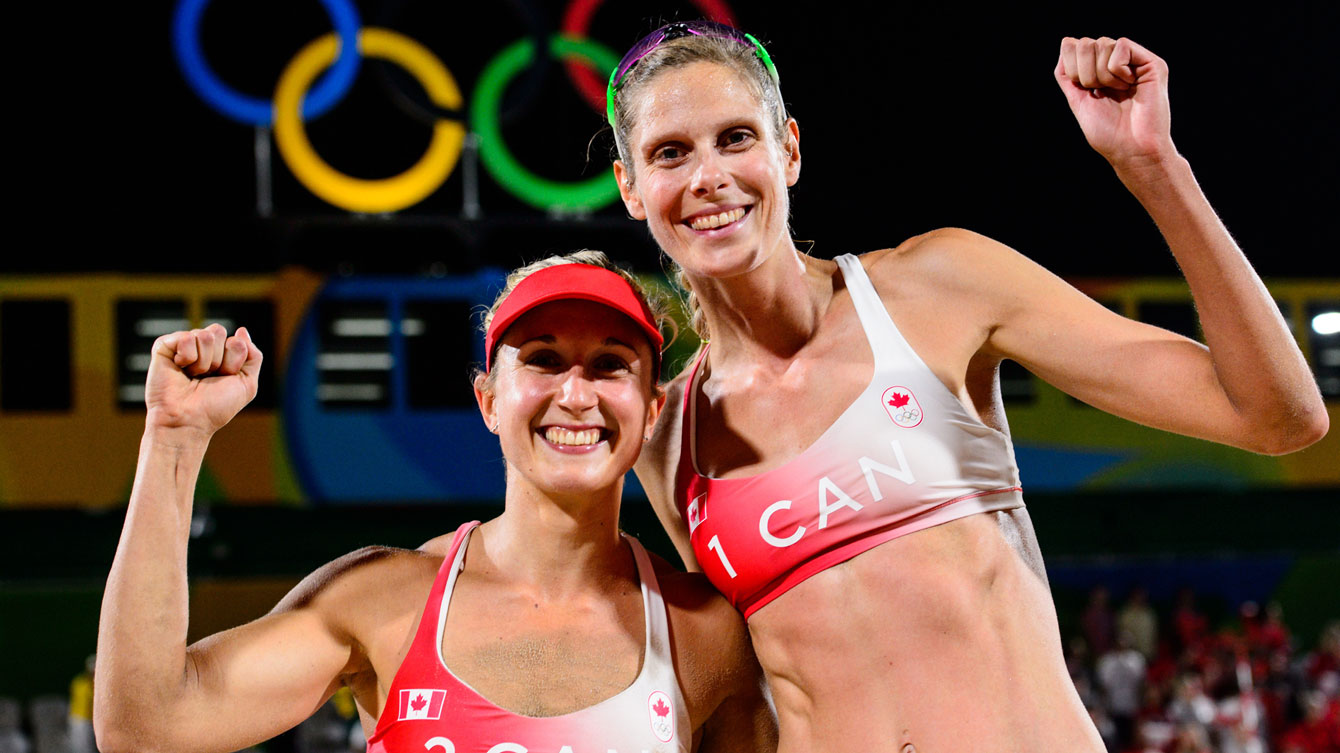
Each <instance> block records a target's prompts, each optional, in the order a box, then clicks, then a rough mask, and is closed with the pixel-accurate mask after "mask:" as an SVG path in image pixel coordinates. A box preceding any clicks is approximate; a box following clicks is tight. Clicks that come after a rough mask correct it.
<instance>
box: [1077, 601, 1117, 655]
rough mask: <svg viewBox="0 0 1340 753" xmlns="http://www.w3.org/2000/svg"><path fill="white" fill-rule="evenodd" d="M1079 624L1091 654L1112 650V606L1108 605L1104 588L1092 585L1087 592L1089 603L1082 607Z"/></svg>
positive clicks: (1113, 625)
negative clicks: (1082, 612) (1091, 588)
mask: <svg viewBox="0 0 1340 753" xmlns="http://www.w3.org/2000/svg"><path fill="white" fill-rule="evenodd" d="M1079 624H1080V630H1081V631H1083V633H1084V640H1085V642H1087V643H1088V644H1089V652H1090V653H1091V654H1092V655H1093V656H1102V655H1103V654H1106V653H1107V652H1108V651H1111V650H1112V638H1113V635H1114V631H1115V623H1114V619H1113V617H1112V608H1111V607H1110V606H1109V605H1108V595H1107V589H1106V588H1104V587H1103V586H1094V588H1093V590H1092V591H1090V592H1089V605H1088V606H1086V607H1085V608H1084V614H1082V615H1080V618H1079Z"/></svg>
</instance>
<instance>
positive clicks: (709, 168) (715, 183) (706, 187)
mask: <svg viewBox="0 0 1340 753" xmlns="http://www.w3.org/2000/svg"><path fill="white" fill-rule="evenodd" d="M698 155H699V157H698V165H697V167H696V168H695V169H694V171H693V181H692V183H691V185H690V188H691V189H692V190H693V195H694V196H697V197H700V198H701V197H704V196H711V195H712V194H714V193H716V192H717V191H720V190H721V189H723V188H725V187H726V186H728V185H730V173H729V172H727V171H726V166H725V165H724V164H723V163H722V161H721V156H720V155H718V154H717V153H716V152H715V151H713V150H711V149H702V150H699V151H698Z"/></svg>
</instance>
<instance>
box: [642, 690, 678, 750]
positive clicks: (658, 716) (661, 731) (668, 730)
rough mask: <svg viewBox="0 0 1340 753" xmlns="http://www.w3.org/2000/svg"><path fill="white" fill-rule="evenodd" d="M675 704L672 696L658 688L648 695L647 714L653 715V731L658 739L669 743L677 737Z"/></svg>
mask: <svg viewBox="0 0 1340 753" xmlns="http://www.w3.org/2000/svg"><path fill="white" fill-rule="evenodd" d="M674 710H675V709H674V706H672V705H671V704H670V696H668V695H666V694H665V693H663V692H661V691H659V690H657V691H655V692H653V693H652V694H651V695H650V696H647V714H648V715H649V716H650V717H651V733H652V734H653V735H656V739H657V740H660V741H661V742H663V743H668V742H670V741H671V740H672V739H674V737H675V715H674Z"/></svg>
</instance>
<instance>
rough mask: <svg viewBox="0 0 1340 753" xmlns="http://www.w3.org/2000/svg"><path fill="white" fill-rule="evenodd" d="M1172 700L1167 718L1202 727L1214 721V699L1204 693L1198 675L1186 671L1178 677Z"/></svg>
mask: <svg viewBox="0 0 1340 753" xmlns="http://www.w3.org/2000/svg"><path fill="white" fill-rule="evenodd" d="M1175 688H1176V690H1175V693H1174V696H1173V699H1172V702H1171V703H1169V704H1168V718H1169V719H1171V720H1172V721H1174V722H1178V723H1181V724H1182V725H1183V726H1186V725H1198V726H1200V727H1204V726H1206V725H1208V724H1210V723H1211V722H1213V721H1214V717H1215V715H1216V713H1217V712H1216V709H1215V705H1214V701H1212V700H1211V699H1210V697H1209V696H1208V695H1206V694H1205V686H1204V685H1203V684H1202V681H1201V678H1200V676H1199V675H1197V674H1195V673H1193V672H1187V673H1185V674H1183V675H1182V676H1181V677H1179V678H1178V680H1177V684H1176V686H1175Z"/></svg>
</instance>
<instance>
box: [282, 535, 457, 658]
mask: <svg viewBox="0 0 1340 753" xmlns="http://www.w3.org/2000/svg"><path fill="white" fill-rule="evenodd" d="M441 564H442V556H441V555H434V554H432V553H429V552H424V551H413V550H409V549H397V548H395V547H387V546H368V547H363V548H362V549H358V550H356V551H353V552H350V553H348V554H346V555H344V556H343V557H339V558H338V559H335V560H332V561H330V562H328V563H326V564H325V565H322V566H321V567H320V568H317V569H316V570H315V571H313V572H312V573H311V574H310V575H308V576H307V577H306V578H303V580H302V581H301V582H300V583H298V585H296V586H294V587H293V590H291V591H289V592H288V595H286V596H285V597H284V598H283V599H281V600H280V602H279V603H278V604H277V605H275V608H274V610H273V612H276V613H279V612H288V611H293V610H312V611H315V612H316V613H318V614H320V615H321V616H322V617H323V619H325V620H326V622H327V623H328V624H329V625H330V626H331V627H332V628H334V629H336V630H337V631H339V632H345V633H348V634H350V635H352V636H355V637H366V636H368V635H369V634H370V633H371V632H372V631H374V630H375V629H376V627H377V626H378V625H380V624H385V623H386V622H388V621H391V620H393V619H394V618H395V617H397V616H400V615H401V614H402V613H404V612H406V610H417V609H419V608H421V607H422V604H423V600H422V598H421V597H423V596H426V594H427V592H428V590H429V589H430V588H431V587H432V583H433V579H434V578H435V577H436V575H437V570H438V568H439V567H440V566H441Z"/></svg>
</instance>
